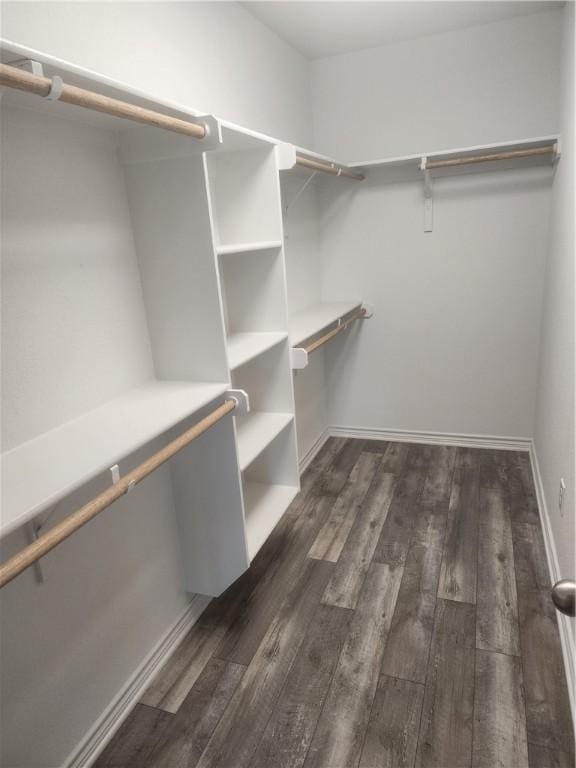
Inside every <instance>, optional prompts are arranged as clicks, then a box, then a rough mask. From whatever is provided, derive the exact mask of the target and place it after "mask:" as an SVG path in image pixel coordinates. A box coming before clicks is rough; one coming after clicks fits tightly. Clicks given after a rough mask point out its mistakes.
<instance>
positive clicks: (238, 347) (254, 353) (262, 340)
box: [227, 331, 287, 370]
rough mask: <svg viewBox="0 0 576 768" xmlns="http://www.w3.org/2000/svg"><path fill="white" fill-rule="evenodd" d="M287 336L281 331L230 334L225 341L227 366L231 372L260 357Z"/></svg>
mask: <svg viewBox="0 0 576 768" xmlns="http://www.w3.org/2000/svg"><path fill="white" fill-rule="evenodd" d="M286 336H287V334H286V333H284V332H282V331H254V332H241V333H231V334H230V335H229V336H228V339H227V349H228V365H229V366H230V369H231V370H234V368H239V367H240V366H241V365H244V363H247V362H248V361H249V360H252V359H253V358H255V357H258V355H261V354H262V353H263V352H266V350H268V349H271V348H272V347H274V346H276V344H279V343H280V342H281V341H284V339H285V338H286Z"/></svg>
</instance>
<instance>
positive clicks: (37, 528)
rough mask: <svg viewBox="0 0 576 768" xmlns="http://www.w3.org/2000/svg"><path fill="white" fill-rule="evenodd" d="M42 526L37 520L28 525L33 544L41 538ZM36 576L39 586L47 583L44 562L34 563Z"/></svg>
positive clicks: (37, 561)
mask: <svg viewBox="0 0 576 768" xmlns="http://www.w3.org/2000/svg"><path fill="white" fill-rule="evenodd" d="M42 525H43V524H42V523H39V522H38V521H37V520H32V522H30V523H28V535H29V537H30V542H31V543H32V542H34V541H36V540H37V539H38V538H39V537H40V532H41V530H42ZM34 575H35V577H36V582H37V583H38V584H45V583H46V573H45V570H44V567H43V565H42V560H36V562H35V563H34Z"/></svg>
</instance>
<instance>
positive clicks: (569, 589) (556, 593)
mask: <svg viewBox="0 0 576 768" xmlns="http://www.w3.org/2000/svg"><path fill="white" fill-rule="evenodd" d="M575 594H576V583H574V582H573V581H570V579H562V581H557V582H556V584H554V586H553V587H552V601H553V602H554V605H555V606H556V608H557V609H558V610H559V611H560V612H561V613H565V614H566V615H567V616H574V597H575Z"/></svg>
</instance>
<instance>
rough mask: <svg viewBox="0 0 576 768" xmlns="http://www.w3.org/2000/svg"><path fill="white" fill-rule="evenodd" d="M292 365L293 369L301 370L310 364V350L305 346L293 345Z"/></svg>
mask: <svg viewBox="0 0 576 768" xmlns="http://www.w3.org/2000/svg"><path fill="white" fill-rule="evenodd" d="M290 365H291V366H292V370H296V371H301V370H302V369H303V368H306V366H307V365H308V352H306V350H305V349H304V347H291V349H290Z"/></svg>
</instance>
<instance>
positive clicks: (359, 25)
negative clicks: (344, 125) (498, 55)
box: [242, 0, 564, 59]
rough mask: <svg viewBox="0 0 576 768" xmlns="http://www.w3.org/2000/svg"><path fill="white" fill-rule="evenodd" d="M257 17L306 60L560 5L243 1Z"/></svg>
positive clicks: (383, 0) (374, 0) (364, 0)
mask: <svg viewBox="0 0 576 768" xmlns="http://www.w3.org/2000/svg"><path fill="white" fill-rule="evenodd" d="M242 5H243V6H244V7H245V8H247V9H248V10H249V11H251V12H252V13H253V14H254V15H255V16H256V17H257V18H258V19H260V21H262V22H263V23H264V24H266V26H267V27H269V28H270V29H271V30H273V31H274V32H276V34H277V35H279V36H280V37H281V38H282V39H283V40H285V41H286V42H287V43H289V44H290V45H291V46H292V47H293V48H296V50H298V51H300V52H301V53H302V54H304V56H306V57H307V58H309V59H321V58H324V57H326V56H334V55H335V54H339V53H347V52H350V51H358V50H361V49H362V48H373V47H375V46H378V45H385V44H387V43H394V42H398V41H400V40H409V39H411V38H415V37H424V36H426V35H433V34H436V33H438V32H447V31H449V30H452V29H461V28H462V27H471V26H475V25H477V24H489V23H490V22H493V21H501V20H503V19H509V18H512V17H513V16H525V15H528V14H531V13H540V12H541V11H546V10H550V9H553V8H555V7H560V6H562V5H564V3H563V2H552V1H551V0H548V2H535V1H533V2H519V1H517V2H500V1H496V0H492V1H491V2H490V1H489V0H485V1H484V2H476V1H475V0H459V2H443V1H436V0H429V1H428V2H425V1H415V2H410V1H409V0H403V1H398V0H396V1H395V2H394V1H393V2H389V1H388V0H372V1H369V0H368V1H367V0H355V1H354V2H350V1H342V2H340V0H325V1H324V2H320V1H318V0H301V1H298V0H256V1H250V2H243V3H242Z"/></svg>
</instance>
